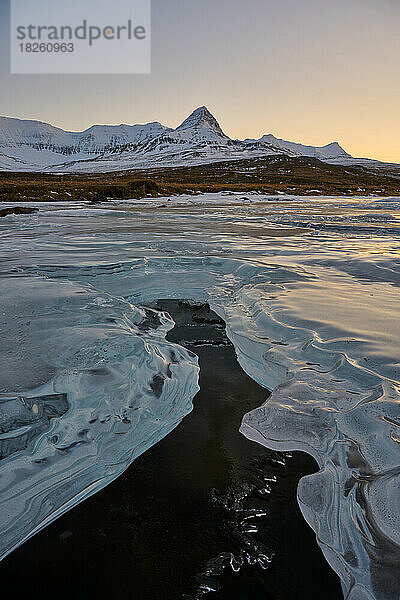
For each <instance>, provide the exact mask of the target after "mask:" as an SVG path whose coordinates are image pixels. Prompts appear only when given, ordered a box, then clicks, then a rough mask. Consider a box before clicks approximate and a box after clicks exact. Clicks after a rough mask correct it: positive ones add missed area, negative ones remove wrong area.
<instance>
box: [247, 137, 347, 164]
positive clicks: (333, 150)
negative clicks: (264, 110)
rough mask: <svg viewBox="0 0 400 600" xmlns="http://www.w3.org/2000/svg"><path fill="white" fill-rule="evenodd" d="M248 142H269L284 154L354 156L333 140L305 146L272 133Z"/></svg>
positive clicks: (332, 157)
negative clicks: (325, 143)
mask: <svg viewBox="0 0 400 600" xmlns="http://www.w3.org/2000/svg"><path fill="white" fill-rule="evenodd" d="M246 142H248V143H249V144H252V143H254V142H256V143H257V142H258V143H260V144H267V145H268V146H269V147H271V148H273V149H275V150H276V151H281V152H282V153H283V154H289V155H291V156H310V157H312V158H318V159H319V160H329V159H336V158H352V157H351V156H350V154H348V153H347V152H346V151H345V150H343V148H342V147H341V146H340V145H339V144H338V142H332V143H330V144H327V145H326V146H322V147H317V146H305V145H304V144H297V143H295V142H287V141H285V140H281V139H279V138H276V137H275V136H274V135H272V134H268V135H264V136H263V137H262V138H260V139H259V140H246Z"/></svg>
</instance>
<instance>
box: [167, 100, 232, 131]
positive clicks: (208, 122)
mask: <svg viewBox="0 0 400 600" xmlns="http://www.w3.org/2000/svg"><path fill="white" fill-rule="evenodd" d="M193 128H204V129H211V130H212V131H213V132H214V133H217V134H218V135H220V136H221V137H224V138H227V137H228V136H226V135H225V133H224V132H223V131H222V129H221V126H220V124H219V123H218V121H217V119H216V118H215V117H214V115H212V114H211V113H210V111H209V110H208V108H207V107H206V106H200V107H199V108H196V110H194V111H193V112H192V114H191V115H190V116H189V117H188V118H187V119H185V120H184V121H183V123H182V124H181V125H179V127H177V128H176V130H175V131H183V130H185V129H193Z"/></svg>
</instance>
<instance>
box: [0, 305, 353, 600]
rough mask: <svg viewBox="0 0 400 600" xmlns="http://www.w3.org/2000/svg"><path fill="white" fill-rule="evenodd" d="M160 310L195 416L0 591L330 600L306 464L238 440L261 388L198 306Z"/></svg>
mask: <svg viewBox="0 0 400 600" xmlns="http://www.w3.org/2000/svg"><path fill="white" fill-rule="evenodd" d="M158 308H159V309H160V310H166V311H167V312H169V313H170V314H171V315H172V317H173V319H174V320H175V322H176V327H175V328H174V329H173V330H172V331H171V332H170V333H169V335H168V339H170V340H171V341H174V342H178V343H180V344H182V345H185V346H186V347H188V348H189V349H190V350H192V351H193V352H195V353H196V354H197V355H198V356H199V361H200V368H201V370H200V387H201V391H200V392H199V393H198V395H197V396H196V398H195V409H194V411H193V412H192V413H191V414H190V415H189V416H188V417H186V418H185V419H184V420H183V422H182V423H181V425H180V426H179V427H178V428H177V429H176V430H175V431H173V432H172V433H171V434H170V435H169V436H167V437H166V438H165V439H163V440H162V441H161V442H159V443H158V444H157V445H156V446H154V447H153V448H151V449H150V450H149V451H147V452H146V453H145V454H144V455H143V456H141V457H140V458H138V459H137V460H136V461H135V462H134V463H133V465H132V466H131V467H130V468H129V469H128V470H127V471H126V472H125V473H124V474H123V475H122V476H121V477H120V478H119V479H118V480H117V481H115V482H114V483H113V484H111V485H110V486H108V487H107V488H105V489H104V490H103V491H102V492H100V493H98V494H96V495H95V496H93V497H91V498H89V499H88V500H86V501H85V502H83V503H82V504H80V505H79V506H78V507H76V508H74V509H73V510H72V511H70V512H68V513H67V514H66V515H64V516H63V517H61V518H60V519H58V520H57V521H56V522H55V523H53V524H52V525H50V526H49V527H47V528H46V529H45V530H44V531H42V532H41V533H39V534H38V535H36V536H35V537H34V538H33V539H31V540H30V541H28V542H26V543H25V544H24V545H23V546H22V547H21V548H19V549H18V550H16V551H15V552H14V553H13V554H12V555H11V556H9V557H8V558H6V559H5V560H4V561H3V562H2V563H1V565H0V573H1V587H2V593H3V595H4V596H5V597H12V598H18V597H20V596H22V595H24V596H29V599H30V600H39V598H40V599H41V600H43V598H50V597H54V598H57V600H64V599H67V598H68V600H71V599H73V600H83V599H85V600H94V599H96V600H158V599H161V600H182V599H185V600H190V599H196V600H198V599H200V598H207V600H312V599H314V598H315V599H318V600H340V599H341V598H342V593H341V588H340V584H339V580H338V578H337V576H336V575H335V574H334V573H333V572H332V571H331V570H330V568H329V567H328V565H327V564H326V562H325V560H324V558H323V556H322V553H321V551H320V549H319V548H318V546H317V544H316V541H315V535H314V533H313V532H312V531H311V529H309V527H308V526H307V525H306V523H305V522H304V520H303V518H302V516H301V514H300V510H299V508H298V505H297V502H296V487H297V482H298V480H299V479H300V477H302V476H303V475H305V474H307V473H311V472H313V471H315V470H316V465H315V463H314V462H313V460H312V459H311V458H310V457H308V456H307V455H305V454H302V453H295V454H293V456H291V455H290V454H281V453H277V452H273V451H269V450H267V449H265V448H263V447H261V446H259V445H258V444H255V443H253V442H250V441H248V440H247V439H245V438H244V437H243V436H242V435H241V434H240V433H239V432H238V429H239V425H240V422H241V418H242V416H243V414H244V413H246V412H247V411H249V410H251V409H252V408H255V407H257V406H259V405H260V404H262V403H263V402H264V400H265V399H266V397H267V392H266V390H265V389H263V388H261V387H260V386H259V385H258V384H256V383H255V382H254V381H253V380H252V379H250V378H249V377H248V376H247V375H246V374H245V373H244V372H243V371H242V369H241V368H240V366H239V365H238V363H237V361H236V356H235V352H234V349H233V346H232V345H231V344H230V343H229V341H228V339H227V338H226V336H225V328H224V325H223V323H221V322H220V321H219V319H218V318H217V317H216V315H215V314H214V313H212V312H210V311H209V309H208V307H206V306H205V307H203V308H197V309H191V308H189V307H188V306H186V305H182V304H179V303H178V302H176V301H160V302H159V306H158ZM212 590H214V591H212Z"/></svg>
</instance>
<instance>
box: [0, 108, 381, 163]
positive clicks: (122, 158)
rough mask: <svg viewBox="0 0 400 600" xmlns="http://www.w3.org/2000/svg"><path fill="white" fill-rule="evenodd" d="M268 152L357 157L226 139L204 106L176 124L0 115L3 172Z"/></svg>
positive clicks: (336, 147)
mask: <svg viewBox="0 0 400 600" xmlns="http://www.w3.org/2000/svg"><path fill="white" fill-rule="evenodd" d="M271 155H285V156H289V157H296V156H308V157H314V158H318V159H319V160H322V161H325V162H332V163H334V162H338V163H339V164H357V163H359V164H361V163H360V160H361V161H362V159H354V158H353V157H352V156H351V155H350V154H348V153H347V152H346V151H345V150H344V149H343V148H342V147H341V146H340V144H339V143H338V142H331V143H329V144H326V145H325V146H308V145H304V144H300V143H296V142H290V141H286V140H282V139H280V138H277V137H275V136H274V135H272V134H266V135H263V136H262V137H261V138H259V139H250V138H247V139H245V140H235V139H231V138H230V137H229V136H227V135H226V134H225V133H224V131H223V130H222V128H221V126H220V125H219V123H218V121H217V119H216V118H215V117H214V115H213V114H212V113H211V112H210V111H209V110H208V109H207V107H206V106H200V107H199V108H197V109H195V110H194V111H193V112H192V113H191V114H190V115H189V116H188V117H187V118H186V119H185V120H184V121H183V122H182V123H181V124H180V125H178V127H176V128H170V127H166V126H165V125H162V124H161V123H159V122H158V121H153V122H151V123H145V124H134V125H127V124H123V123H121V124H120V125H92V126H90V127H88V128H87V129H85V130H84V131H78V132H72V131H65V130H64V129H62V128H60V127H56V126H54V125H50V124H49V123H46V122H44V121H39V120H29V119H18V118H15V117H0V170H2V171H32V172H89V173H90V172H102V171H104V172H106V171H115V170H131V169H136V168H139V169H146V168H154V167H162V166H165V167H173V166H184V165H196V164H203V163H205V164H210V163H213V162H219V161H231V160H239V159H243V158H253V157H254V158H259V157H264V156H271ZM367 160H368V159H367ZM382 164H384V163H382Z"/></svg>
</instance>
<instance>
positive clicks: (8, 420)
mask: <svg viewBox="0 0 400 600" xmlns="http://www.w3.org/2000/svg"><path fill="white" fill-rule="evenodd" d="M353 202H354V201H353ZM299 205H300V203H298V204H296V207H297V209H296V210H300V209H299V208H298V207H299ZM292 206H293V205H292ZM382 207H383V208H384V210H385V216H384V217H382V216H380V215H379V214H378V215H377V216H376V215H375V214H370V216H369V218H363V219H361V222H362V223H363V227H364V225H365V222H368V223H369V222H370V220H371V221H372V222H373V223H374V225H375V226H376V227H375V226H374V228H373V229H371V232H372V233H373V235H374V236H376V235H378V234H377V231H378V230H379V227H380V226H381V223H382V222H386V221H389V222H392V221H393V220H394V221H395V220H396V218H397V216H396V215H395V216H394V217H393V219H388V218H387V216H386V213H387V211H388V210H389V208H390V203H389V202H386V203H384V204H383V205H382ZM317 208H318V210H317V212H318V214H319V213H320V212H321V210H322V208H323V207H322V208H321V205H320V204H318V207H317ZM371 208H372V209H373V210H374V213H375V211H378V210H379V208H380V207H379V205H378V203H377V202H374V203H372V205H371ZM252 210H253V209H250V208H249V209H247V208H246V211H248V212H243V215H242V217H243V222H245V221H246V219H247V220H249V219H250V220H252V221H254V220H259V219H261V217H260V216H259V214H258V213H257V215H255V214H254V213H252V212H251V211H252ZM257 210H258V212H259V209H257ZM279 210H280V212H279V214H278V212H277V213H276V214H275V213H274V215H271V214H269V216H268V219H267V220H268V222H269V223H271V222H273V221H274V222H275V223H276V222H279V220H280V221H281V222H282V223H285V225H287V221H288V219H289V220H290V214H289V213H290V210H286V211H284V210H283V211H282V207H279ZM352 210H354V207H352ZM365 210H366V209H365ZM396 210H397V206H396ZM243 211H244V209H243ZM292 211H293V208H292ZM64 212H65V211H63V213H64ZM86 212H87V217H88V222H87V232H86V235H85V237H84V238H83V237H80V236H78V235H77V232H74V231H72V230H71V224H70V215H67V216H68V219H66V218H65V215H64V216H62V215H60V221H59V226H60V227H63V228H64V229H65V232H66V233H68V235H69V236H70V238H69V240H67V241H65V240H64V243H65V244H66V246H67V247H69V248H70V249H71V251H72V252H71V255H70V256H69V257H68V260H67V259H65V256H64V259H63V260H62V256H63V252H65V249H64V250H61V249H60V238H59V237H58V238H57V237H56V236H54V235H53V234H52V233H50V234H49V232H48V230H47V229H46V218H43V217H42V219H41V218H40V216H39V217H35V219H36V221H35V219H33V220H31V221H30V222H31V224H32V228H33V229H34V228H35V227H36V228H37V238H38V239H34V237H32V235H30V236H28V238H27V237H26V233H24V234H22V232H21V231H20V230H17V229H16V232H17V234H18V235H17V237H18V236H19V238H20V237H21V236H22V235H23V236H25V238H24V243H25V244H28V246H29V247H30V250H31V252H30V256H28V254H27V252H26V248H23V243H22V242H21V240H20V239H18V240H17V242H16V246H15V248H17V249H18V252H20V257H19V258H17V259H15V256H14V257H13V264H12V265H11V270H12V272H11V273H8V274H6V273H5V274H4V277H3V278H2V279H1V280H0V286H1V292H2V304H3V310H2V313H3V328H4V330H5V335H6V343H5V344H3V349H2V350H1V352H2V362H3V364H6V367H5V368H4V379H2V382H1V384H2V390H1V393H2V396H1V400H0V401H1V404H0V408H1V409H2V412H1V413H0V414H1V421H0V427H1V428H2V429H1V434H0V444H1V445H0V449H1V450H2V451H3V452H4V458H3V460H2V461H1V462H0V483H1V495H0V502H1V504H0V506H1V510H0V514H1V518H0V536H1V542H0V544H1V545H0V550H1V552H2V555H5V554H7V553H8V552H9V551H11V550H12V549H13V548H14V547H16V546H17V545H19V544H20V543H22V541H23V540H24V539H26V538H27V537H29V536H30V535H32V534H33V533H34V532H35V531H37V530H38V529H40V528H41V527H44V526H45V525H46V524H47V523H48V522H50V521H51V520H53V519H54V518H56V517H57V516H58V515H59V514H61V513H62V512H64V511H65V510H67V509H68V508H70V507H71V506H73V505H74V504H76V503H77V502H79V501H80V500H82V499H83V498H85V497H87V496H88V495H89V494H92V493H94V492H95V491H97V490H98V489H100V488H101V487H103V486H104V485H106V484H107V483H108V482H109V481H111V480H112V479H113V478H115V477H116V476H117V475H118V474H119V473H121V472H122V471H123V470H124V469H125V468H126V466H128V465H129V464H130V463H131V462H132V460H133V459H134V458H135V457H136V456H137V455H139V454H140V453H141V452H143V451H144V450H145V449H146V448H148V447H149V446H151V445H152V444H153V443H155V442H156V441H157V440H159V439H160V438H161V437H162V436H164V435H166V434H167V433H168V431H170V430H171V429H172V428H173V427H174V426H175V425H176V424H177V423H178V422H179V421H180V420H181V419H182V418H183V417H184V415H185V414H186V413H187V412H188V411H189V410H190V409H191V400H192V398H193V396H194V394H195V393H196V390H197V363H196V361H195V360H194V358H193V356H192V355H191V354H190V353H188V352H187V351H185V350H184V349H182V348H180V347H177V346H174V345H173V344H169V343H167V342H166V341H165V337H164V336H165V333H166V331H167V330H168V329H169V328H170V327H172V326H173V324H172V322H171V321H170V320H169V318H168V316H167V315H164V314H158V313H156V312H155V311H152V310H151V309H146V310H145V309H142V308H138V307H139V306H143V305H150V304H151V302H153V301H154V300H156V299H158V298H193V299H201V300H208V301H209V303H210V305H211V308H212V309H213V310H214V311H215V312H217V314H219V315H220V316H221V317H222V318H223V319H224V320H225V322H226V324H227V334H228V336H229V337H230V339H231V341H232V342H233V344H234V346H235V349H236V353H237V356H238V360H239V362H240V364H241V365H242V367H243V369H244V370H245V371H246V372H247V373H248V374H249V375H250V376H251V377H253V378H254V379H255V380H256V381H257V382H259V383H260V384H261V385H263V386H264V387H265V388H268V389H271V390H273V393H272V395H271V397H270V398H269V399H268V401H267V402H266V403H265V404H264V405H263V406H262V407H260V408H259V409H257V410H255V411H252V412H251V413H249V414H248V415H246V416H245V417H244V419H243V423H242V428H241V431H242V432H243V433H244V434H245V435H246V436H247V437H249V438H251V439H253V440H255V441H257V442H260V443H261V444H265V445H266V446H268V447H270V448H272V449H276V450H304V451H306V452H308V453H310V454H311V455H312V456H314V457H315V459H316V460H317V462H318V464H319V467H320V470H319V472H318V473H316V474H315V475H311V476H308V477H305V478H303V479H302V480H301V482H300V484H299V489H298V500H299V503H300V507H301V509H302V511H303V514H304V516H305V518H306V519H307V521H308V522H309V523H310V525H311V526H312V528H313V529H314V530H315V532H316V534H317V540H318V543H319V544H320V546H321V548H322V550H323V552H324V554H325V556H326V558H327V560H328V561H329V563H330V564H331V566H332V567H333V569H334V570H335V571H336V572H337V573H338V574H339V575H340V577H341V580H342V585H343V591H344V594H345V596H346V598H348V599H349V600H364V599H369V600H371V599H377V600H395V599H398V589H399V570H398V566H399V564H400V518H399V515H400V410H399V405H400V374H399V360H398V348H399V342H400V328H399V322H400V319H399V317H400V315H399V312H400V306H399V305H400V303H399V302H398V285H399V284H400V266H399V262H398V259H397V258H396V251H397V252H398V247H399V243H398V239H397V238H393V242H391V245H390V246H388V241H387V237H388V236H387V232H386V233H384V234H383V235H382V237H381V238H377V237H375V238H374V240H373V242H372V240H371V237H370V236H366V237H365V238H363V236H364V229H363V228H360V229H359V232H358V234H356V235H355V238H349V237H343V231H344V230H346V227H345V228H344V229H343V228H342V227H336V226H335V227H333V233H330V234H329V235H330V236H331V237H329V235H328V234H327V233H326V228H320V230H322V229H323V235H321V236H319V237H315V227H314V228H313V231H311V232H309V231H307V232H306V233H301V232H300V233H299V234H298V237H297V238H296V242H295V243H294V242H293V239H292V238H290V239H289V238H287V240H285V241H280V246H279V247H278V245H277V243H276V239H272V240H269V241H265V240H259V238H258V237H257V236H256V235H255V234H252V235H253V238H252V239H249V235H248V231H247V232H246V231H244V232H242V234H241V235H239V234H235V235H236V236H237V237H235V238H232V237H231V238H228V237H224V239H223V240H222V238H221V236H220V237H219V238H218V239H215V237H214V240H213V239H212V238H211V235H210V236H208V234H207V226H210V223H211V221H213V222H215V221H217V222H218V221H221V223H223V224H224V225H226V224H227V223H228V222H229V219H231V220H232V217H231V216H229V214H228V211H224V210H222V209H221V211H220V213H218V212H217V214H216V213H215V212H213V213H210V214H209V215H207V214H206V211H205V214H204V215H203V216H201V217H199V215H198V214H197V213H196V215H194V216H193V221H192V230H189V229H188V230H187V231H186V232H185V234H182V235H180V234H177V233H176V231H178V229H177V228H176V225H177V223H178V222H182V219H184V222H185V227H186V225H187V221H188V220H190V214H189V215H185V216H184V217H183V215H181V214H179V215H175V217H171V223H170V224H169V227H170V229H169V230H164V231H163V232H162V233H159V234H154V235H153V236H150V237H149V239H146V240H145V239H143V237H142V233H143V232H142V231H140V232H137V226H136V232H137V236H136V238H135V242H132V237H131V236H132V231H135V228H134V227H133V226H132V225H131V226H130V227H131V228H130V229H129V227H128V231H122V229H121V224H122V223H121V221H120V220H121V215H120V214H119V215H117V216H116V217H115V220H114V219H113V217H112V215H113V213H109V215H108V219H111V221H112V222H111V224H110V223H107V225H106V224H105V223H104V222H103V221H102V219H104V214H103V211H100V213H99V214H98V215H97V216H96V214H95V213H96V211H86ZM295 212H296V211H293V213H292V214H293V218H292V221H293V223H294V222H295V220H296V219H298V215H296V214H295ZM122 214H125V213H122ZM396 214H397V213H396ZM137 216H138V215H137V214H136V218H137ZM49 218H50V219H51V220H53V221H54V219H55V217H54V216H52V215H50V217H49ZM127 218H129V215H126V214H125V219H127ZM237 218H238V217H237V216H236V220H237ZM308 218H310V217H309V216H308ZM63 219H65V220H63ZM207 219H208V220H207ZM236 220H235V226H236ZM264 220H265V218H264ZM328 220H329V219H328ZM317 221H318V220H317V219H314V223H317ZM331 221H332V222H335V223H336V222H337V221H338V217H337V216H335V217H334V218H331ZM343 221H345V225H346V223H347V225H348V228H355V229H356V224H355V223H354V221H355V219H354V215H351V218H349V219H348V220H347V221H346V219H343ZM296 226H298V224H297V220H296ZM124 227H125V228H127V225H126V221H125V225H124ZM147 227H148V228H149V231H151V226H149V225H147ZM174 227H175V231H173V230H174ZM16 228H18V225H16ZM348 228H347V229H348ZM72 229H73V227H72ZM397 229H398V228H397ZM201 230H203V232H204V237H203V238H201V239H200V238H199V239H198V243H197V255H195V251H194V249H195V247H196V235H198V232H200V231H201ZM18 231H19V233H18ZM102 231H103V233H101V232H102ZM257 235H258V234H257ZM339 235H340V237H339ZM391 235H392V236H393V235H394V233H393V231H392V232H391ZM335 236H336V237H335ZM256 238H257V239H256ZM256 242H257V243H256ZM135 244H136V246H135ZM221 244H222V248H221ZM333 244H336V246H335V247H333ZM133 248H136V253H135V251H134V250H133ZM146 248H147V250H146ZM377 249H378V250H377ZM4 252H5V253H7V251H6V250H5V249H4ZM228 252H229V253H230V254H231V255H232V254H236V257H234V256H232V257H231V258H226V255H227V253H228ZM142 253H143V254H146V256H144V257H142V258H141V257H140V256H141V254H142ZM157 254H158V256H157ZM184 254H185V255H186V256H183V255H184ZM116 255H118V256H119V261H118V262H117V261H115V260H113V259H114V258H115V256H116ZM397 256H398V254H397ZM372 298H373V299H372ZM17 340H18V342H17Z"/></svg>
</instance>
